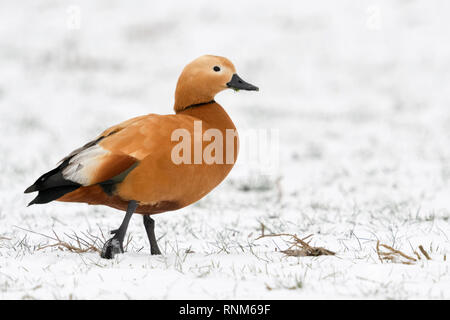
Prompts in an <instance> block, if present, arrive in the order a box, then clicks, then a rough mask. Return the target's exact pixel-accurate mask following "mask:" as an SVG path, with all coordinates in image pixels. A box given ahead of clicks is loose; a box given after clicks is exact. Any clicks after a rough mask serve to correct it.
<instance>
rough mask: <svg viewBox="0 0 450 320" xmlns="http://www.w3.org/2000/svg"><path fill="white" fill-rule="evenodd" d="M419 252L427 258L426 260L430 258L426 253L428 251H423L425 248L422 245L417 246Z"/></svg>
mask: <svg viewBox="0 0 450 320" xmlns="http://www.w3.org/2000/svg"><path fill="white" fill-rule="evenodd" d="M419 250H420V252H422V254H423V255H424V256H425V258H427V260H431V258H430V256H429V255H428V252H426V251H425V249H424V248H423V247H422V245H420V246H419Z"/></svg>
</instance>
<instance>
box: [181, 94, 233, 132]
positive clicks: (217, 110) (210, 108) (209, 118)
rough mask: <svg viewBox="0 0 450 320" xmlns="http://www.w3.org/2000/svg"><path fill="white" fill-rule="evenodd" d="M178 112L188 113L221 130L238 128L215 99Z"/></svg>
mask: <svg viewBox="0 0 450 320" xmlns="http://www.w3.org/2000/svg"><path fill="white" fill-rule="evenodd" d="M177 114H183V115H188V116H191V117H194V118H197V119H199V120H202V121H203V122H205V123H207V124H208V126H209V127H210V128H216V129H219V130H225V129H236V127H235V126H234V123H233V121H232V120H231V118H230V117H229V116H228V114H227V113H226V111H225V110H224V109H223V108H222V106H221V105H220V104H218V103H217V102H215V101H214V100H212V101H210V102H206V103H200V104H197V105H191V106H189V107H188V108H185V109H183V110H182V111H179V112H177Z"/></svg>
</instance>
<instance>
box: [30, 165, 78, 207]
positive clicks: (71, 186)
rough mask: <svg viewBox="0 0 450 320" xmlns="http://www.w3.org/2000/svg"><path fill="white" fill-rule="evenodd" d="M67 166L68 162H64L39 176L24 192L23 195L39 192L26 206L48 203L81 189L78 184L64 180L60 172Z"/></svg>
mask: <svg viewBox="0 0 450 320" xmlns="http://www.w3.org/2000/svg"><path fill="white" fill-rule="evenodd" d="M67 164H68V160H66V161H64V162H63V163H61V165H59V166H58V167H57V168H55V169H53V170H51V171H49V172H47V173H45V174H43V175H42V176H40V177H39V178H38V179H37V180H36V182H35V183H33V184H32V185H31V186H29V187H28V188H27V189H26V190H25V193H30V192H36V191H39V194H38V195H37V197H36V198H34V199H33V200H32V201H31V202H30V203H29V204H28V206H31V205H32V204H38V203H39V204H40V203H48V202H50V201H53V200H56V199H58V198H60V197H62V196H63V195H65V194H66V193H69V192H72V191H74V190H76V189H78V188H79V187H81V184H79V183H76V182H73V181H70V180H66V179H64V177H63V175H62V171H63V169H64V168H65V167H66V166H67Z"/></svg>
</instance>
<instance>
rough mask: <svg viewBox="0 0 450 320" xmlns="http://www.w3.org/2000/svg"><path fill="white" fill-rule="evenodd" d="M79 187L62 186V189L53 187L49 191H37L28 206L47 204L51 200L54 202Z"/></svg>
mask: <svg viewBox="0 0 450 320" xmlns="http://www.w3.org/2000/svg"><path fill="white" fill-rule="evenodd" d="M79 187H80V186H62V187H55V188H50V189H45V190H41V191H39V193H38V195H37V197H36V198H34V199H33V200H32V201H31V202H30V203H29V204H28V206H31V205H33V204H43V203H49V202H51V201H53V200H56V199H58V198H61V197H62V196H63V195H65V194H66V193H69V192H72V191H74V190H76V189H78V188H79Z"/></svg>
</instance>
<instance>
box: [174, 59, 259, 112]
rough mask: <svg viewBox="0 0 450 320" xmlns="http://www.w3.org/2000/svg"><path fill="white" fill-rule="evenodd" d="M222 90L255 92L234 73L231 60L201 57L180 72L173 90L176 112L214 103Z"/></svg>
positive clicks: (250, 85) (256, 89)
mask: <svg viewBox="0 0 450 320" xmlns="http://www.w3.org/2000/svg"><path fill="white" fill-rule="evenodd" d="M225 89H233V90H236V91H238V90H249V91H258V90H259V89H258V87H256V86H254V85H252V84H250V83H247V82H245V81H244V80H242V79H241V78H240V77H239V76H238V75H237V73H236V69H235V67H234V65H233V64H232V63H231V61H230V60H228V59H226V58H224V57H219V56H212V55H204V56H201V57H199V58H197V59H195V60H194V61H192V62H191V63H189V64H188V65H187V66H186V67H185V68H184V69H183V71H182V72H181V75H180V77H179V78H178V83H177V88H176V90H175V107H174V109H175V112H180V111H182V110H184V109H186V108H187V107H190V106H193V105H197V104H201V103H207V102H210V101H212V100H214V97H215V96H216V94H218V93H219V92H221V91H223V90H225Z"/></svg>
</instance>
